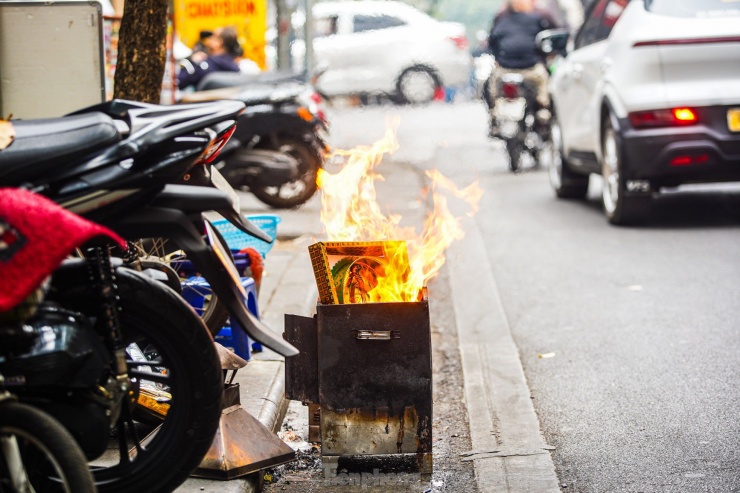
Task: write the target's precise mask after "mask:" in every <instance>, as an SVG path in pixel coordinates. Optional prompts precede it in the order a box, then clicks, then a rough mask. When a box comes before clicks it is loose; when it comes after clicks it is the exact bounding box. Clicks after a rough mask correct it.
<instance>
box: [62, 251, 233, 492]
mask: <svg viewBox="0 0 740 493" xmlns="http://www.w3.org/2000/svg"><path fill="white" fill-rule="evenodd" d="M83 266H84V264H83ZM80 271H81V272H79V273H78V274H77V275H79V274H82V273H84V272H85V269H80ZM116 284H117V285H118V296H119V299H120V301H119V304H120V308H121V311H120V314H119V320H120V327H121V331H122V333H123V337H124V340H125V343H126V345H130V344H132V343H136V344H137V345H138V346H139V347H140V348H142V349H143V350H144V349H145V352H146V353H147V354H148V355H156V359H154V360H152V361H150V363H149V365H142V364H141V363H140V362H136V361H128V362H127V363H128V367H129V377H130V378H131V379H132V384H134V389H135V390H140V389H141V382H142V381H147V382H152V383H155V384H160V385H163V386H165V388H166V391H167V392H168V393H169V394H170V395H171V396H172V397H171V400H170V401H169V402H166V404H167V410H166V413H165V414H161V413H160V417H159V425H158V426H156V427H154V428H152V427H151V426H148V424H149V425H151V423H152V420H151V419H146V420H137V419H136V416H137V414H138V413H137V412H128V410H127V409H126V408H124V409H123V410H122V412H121V416H120V418H119V420H118V422H117V425H116V427H115V431H116V433H115V436H114V437H113V438H112V439H111V442H109V449H108V451H107V452H106V453H105V454H104V455H103V456H102V457H100V458H98V459H96V460H94V461H93V462H91V463H90V466H91V468H92V471H93V476H94V478H95V484H96V486H97V488H98V491H100V492H109V493H128V492H132V491H147V492H170V491H172V490H174V489H175V488H176V487H177V486H178V485H180V484H181V483H182V482H184V481H185V479H187V477H188V475H189V474H190V473H191V471H192V470H193V469H195V468H196V467H197V466H198V464H199V463H200V461H201V460H202V458H203V456H204V455H205V453H206V452H207V451H208V449H209V447H210V446H211V443H212V440H213V437H214V435H215V433H216V430H217V428H218V424H219V419H220V417H221V398H222V394H223V379H222V376H221V365H220V363H219V359H218V356H217V353H216V349H215V346H214V343H213V338H212V337H211V336H210V334H209V333H208V330H207V329H206V327H205V326H204V325H203V322H202V321H201V319H200V318H199V317H198V316H197V315H196V314H195V312H194V311H193V309H192V308H191V307H190V306H188V304H187V303H186V302H185V301H184V300H183V299H182V298H181V297H180V296H179V295H178V294H177V293H176V292H175V291H173V290H172V289H170V288H168V287H167V286H165V285H164V284H162V283H160V282H157V281H154V280H151V279H149V278H148V277H146V276H144V275H142V274H140V273H138V272H136V271H133V270H131V269H128V268H118V269H116ZM96 299H97V296H94V295H93V293H92V292H91V290H90V288H89V287H88V286H87V285H83V286H79V285H75V288H74V289H71V288H70V289H66V290H65V292H64V293H63V297H62V299H61V302H62V303H63V304H64V305H65V306H72V307H74V308H76V309H78V310H80V311H83V312H84V313H97V307H96V306H95V300H96ZM75 305H76V306H75ZM145 366H150V367H152V368H156V369H157V370H158V371H155V372H154V373H150V372H148V371H146V370H145V369H144V367H145ZM163 369H164V370H166V372H163V371H162V370H163ZM133 397H134V398H135V399H136V406H137V407H136V411H140V410H141V408H142V407H145V406H144V401H143V400H142V399H143V397H142V395H141V394H140V393H137V392H135V394H134V396H133ZM150 416H151V413H150Z"/></svg>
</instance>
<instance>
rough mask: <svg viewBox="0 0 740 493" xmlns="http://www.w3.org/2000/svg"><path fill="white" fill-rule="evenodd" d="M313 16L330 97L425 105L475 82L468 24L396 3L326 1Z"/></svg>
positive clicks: (322, 84) (322, 86)
mask: <svg viewBox="0 0 740 493" xmlns="http://www.w3.org/2000/svg"><path fill="white" fill-rule="evenodd" d="M312 12H313V16H314V26H315V28H314V42H313V47H314V55H315V59H316V63H317V65H318V66H323V67H324V68H325V69H326V70H325V71H324V72H323V73H322V74H321V76H320V77H319V79H318V82H317V88H318V89H319V91H320V92H321V93H323V94H325V95H327V96H329V97H331V96H340V95H351V94H388V95H392V96H394V97H395V99H396V100H397V101H399V102H405V103H424V102H428V101H431V100H432V99H433V98H434V97H435V94H436V93H437V92H438V91H439V90H440V89H441V88H443V87H446V86H457V85H463V84H466V83H467V82H468V80H469V78H470V73H471V69H472V58H471V56H470V53H469V52H468V40H467V38H466V36H465V29H464V26H463V25H462V24H459V23H453V22H439V21H437V20H435V19H433V18H431V17H429V16H428V15H427V14H425V13H423V12H421V11H419V10H417V9H415V8H414V7H411V6H410V5H407V4H404V3H401V2H396V1H390V0H384V1H339V2H321V3H316V4H315V5H314V7H313V10H312Z"/></svg>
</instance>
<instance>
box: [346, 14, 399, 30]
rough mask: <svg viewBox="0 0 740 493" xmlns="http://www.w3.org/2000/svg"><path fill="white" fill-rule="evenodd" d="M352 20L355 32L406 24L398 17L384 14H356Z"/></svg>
mask: <svg viewBox="0 0 740 493" xmlns="http://www.w3.org/2000/svg"><path fill="white" fill-rule="evenodd" d="M354 21H355V22H354V32H356V33H361V32H364V31H376V30H378V29H388V28H389V27H398V26H405V25H406V23H405V22H404V21H403V20H401V19H399V18H398V17H393V16H391V15H384V14H377V15H356V16H355V19H354Z"/></svg>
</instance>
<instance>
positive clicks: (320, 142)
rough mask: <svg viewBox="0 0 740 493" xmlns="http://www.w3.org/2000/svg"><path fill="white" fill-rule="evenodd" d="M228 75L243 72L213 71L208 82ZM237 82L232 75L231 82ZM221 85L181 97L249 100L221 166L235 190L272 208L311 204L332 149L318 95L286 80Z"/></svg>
mask: <svg viewBox="0 0 740 493" xmlns="http://www.w3.org/2000/svg"><path fill="white" fill-rule="evenodd" d="M227 75H228V76H233V75H237V76H238V75H239V74H222V73H214V74H209V76H208V77H206V79H205V82H208V81H209V80H211V79H212V78H222V77H225V76H227ZM241 77H242V78H243V77H244V76H241ZM252 77H254V76H252ZM215 80H220V79H215ZM235 80H236V79H234V78H233V77H228V78H227V81H226V82H227V83H228V82H234V81H235ZM239 80H241V79H239ZM206 87H210V86H206ZM219 87H220V88H219V89H214V90H208V91H199V92H194V93H191V94H188V95H186V96H185V97H184V98H183V99H182V101H183V102H189V103H194V102H202V101H213V100H217V99H233V100H236V101H241V102H243V103H244V104H246V110H245V112H244V113H243V114H242V115H241V116H240V117H239V120H238V125H237V129H236V132H235V133H234V135H233V137H232V138H231V140H230V141H229V143H228V144H227V145H226V147H225V148H224V149H223V150H222V151H221V153H220V156H221V158H220V159H219V161H217V162H216V163H215V166H216V168H217V169H218V170H219V171H221V173H222V174H223V175H224V176H225V177H226V179H227V180H228V181H229V183H230V184H231V185H232V186H233V187H234V188H236V189H238V190H243V191H249V192H251V193H252V194H253V195H254V196H255V197H257V198H258V199H259V200H261V201H262V202H264V203H265V204H267V205H269V206H271V207H274V208H294V207H299V206H300V205H302V204H304V203H305V202H307V201H308V200H309V199H310V198H311V197H312V196H313V195H314V194H315V193H316V189H317V185H316V176H317V174H318V170H319V168H321V167H322V166H323V162H324V155H325V154H326V153H327V152H328V150H329V145H328V123H327V121H326V116H325V114H324V112H323V110H322V109H321V106H320V104H321V97H320V96H319V95H318V93H316V91H314V90H313V89H312V87H311V86H310V85H308V84H305V83H302V82H299V81H297V80H288V81H286V80H282V79H281V80H280V82H279V83H276V84H272V83H265V82H259V83H252V84H251V85H247V86H238V87H221V86H220V85H219Z"/></svg>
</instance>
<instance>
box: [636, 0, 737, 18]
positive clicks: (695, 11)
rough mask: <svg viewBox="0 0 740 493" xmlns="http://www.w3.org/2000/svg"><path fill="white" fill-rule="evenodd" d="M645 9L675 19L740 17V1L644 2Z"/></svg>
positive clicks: (668, 0)
mask: <svg viewBox="0 0 740 493" xmlns="http://www.w3.org/2000/svg"><path fill="white" fill-rule="evenodd" d="M645 8H646V9H647V10H648V11H650V12H653V13H655V14H662V15H671V16H675V17H726V16H740V0H645Z"/></svg>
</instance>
